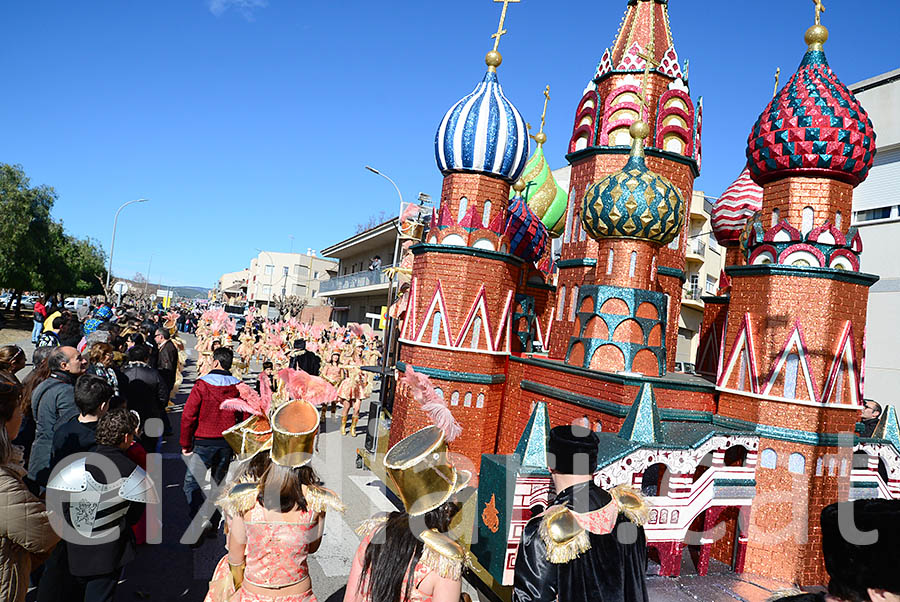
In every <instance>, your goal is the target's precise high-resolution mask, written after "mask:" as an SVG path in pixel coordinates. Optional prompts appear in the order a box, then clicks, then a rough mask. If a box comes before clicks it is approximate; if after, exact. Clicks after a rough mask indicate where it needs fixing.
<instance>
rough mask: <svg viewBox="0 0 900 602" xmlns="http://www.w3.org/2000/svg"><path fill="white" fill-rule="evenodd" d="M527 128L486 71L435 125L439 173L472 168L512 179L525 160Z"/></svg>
mask: <svg viewBox="0 0 900 602" xmlns="http://www.w3.org/2000/svg"><path fill="white" fill-rule="evenodd" d="M528 142H529V141H528V131H527V130H526V129H525V120H524V119H523V118H522V115H521V113H519V111H518V109H516V107H514V106H513V104H512V103H511V102H509V100H508V99H507V98H506V96H504V95H503V88H501V87H500V82H499V81H498V80H497V73H496V72H494V71H488V72H487V73H486V74H485V76H484V80H483V81H482V82H481V83H480V84H478V87H477V88H475V90H474V91H473V92H472V93H471V94H469V95H468V96H466V97H465V98H463V99H462V100H460V101H459V102H458V103H456V104H455V105H453V108H451V109H450V110H449V111H447V114H446V115H444V119H443V120H442V121H441V126H440V127H439V128H438V131H437V135H436V136H435V139H434V154H435V157H436V158H437V164H438V167H439V168H440V170H441V173H443V174H445V175H446V174H448V173H450V172H453V171H475V172H482V173H490V174H495V175H498V176H500V177H502V178H505V179H507V180H509V181H510V182H514V181H516V180H517V179H518V178H519V176H520V175H522V172H523V171H524V170H525V163H526V162H527V161H528Z"/></svg>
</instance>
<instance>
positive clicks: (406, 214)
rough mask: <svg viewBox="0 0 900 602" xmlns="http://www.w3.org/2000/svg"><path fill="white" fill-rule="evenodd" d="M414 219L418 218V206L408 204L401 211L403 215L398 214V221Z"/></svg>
mask: <svg viewBox="0 0 900 602" xmlns="http://www.w3.org/2000/svg"><path fill="white" fill-rule="evenodd" d="M416 217H419V206H418V205H414V204H412V203H410V204H409V205H407V206H406V207H405V208H404V209H403V213H401V214H400V221H401V222H405V221H406V220H408V219H413V218H416Z"/></svg>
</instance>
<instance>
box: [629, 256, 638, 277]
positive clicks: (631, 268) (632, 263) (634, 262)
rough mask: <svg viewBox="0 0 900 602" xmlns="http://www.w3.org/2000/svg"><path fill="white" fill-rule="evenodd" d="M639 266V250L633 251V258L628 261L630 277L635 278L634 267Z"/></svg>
mask: <svg viewBox="0 0 900 602" xmlns="http://www.w3.org/2000/svg"><path fill="white" fill-rule="evenodd" d="M636 267H637V251H632V252H631V259H629V261H628V277H629V278H634V269H635V268H636Z"/></svg>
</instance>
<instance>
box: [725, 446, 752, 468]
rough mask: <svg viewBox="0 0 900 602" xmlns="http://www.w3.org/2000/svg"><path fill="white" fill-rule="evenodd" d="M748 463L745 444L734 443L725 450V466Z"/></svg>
mask: <svg viewBox="0 0 900 602" xmlns="http://www.w3.org/2000/svg"><path fill="white" fill-rule="evenodd" d="M746 463H747V448H746V447H744V446H743V445H733V446H731V447H729V448H728V449H726V450H725V466H745V465H746Z"/></svg>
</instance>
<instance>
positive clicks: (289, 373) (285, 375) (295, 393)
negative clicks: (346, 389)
mask: <svg viewBox="0 0 900 602" xmlns="http://www.w3.org/2000/svg"><path fill="white" fill-rule="evenodd" d="M278 378H280V379H281V381H282V382H283V383H284V386H285V387H287V391H288V394H290V397H291V399H303V400H304V401H308V402H309V403H311V404H313V405H314V406H320V405H322V404H323V403H330V402H332V401H334V400H335V399H337V389H335V388H334V386H333V385H332V384H331V383H329V382H328V381H327V380H325V379H324V378H320V377H318V376H313V375H312V374H309V373H308V372H304V371H303V370H292V369H291V368H285V369H283V370H281V371H280V372H278Z"/></svg>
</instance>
